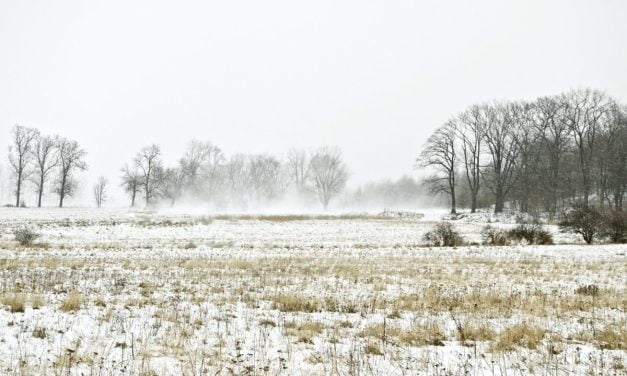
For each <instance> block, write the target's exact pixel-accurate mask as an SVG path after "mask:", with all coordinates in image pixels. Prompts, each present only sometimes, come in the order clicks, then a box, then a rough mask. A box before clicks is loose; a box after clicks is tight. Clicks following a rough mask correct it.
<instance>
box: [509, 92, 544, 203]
mask: <svg viewBox="0 0 627 376" xmlns="http://www.w3.org/2000/svg"><path fill="white" fill-rule="evenodd" d="M510 107H511V106H510ZM512 108H513V109H512ZM512 108H510V110H509V111H514V113H513V114H512V115H511V116H510V121H513V122H514V128H513V129H512V131H513V140H512V142H514V143H515V145H516V146H517V147H518V158H517V161H516V163H515V166H514V168H515V172H514V176H513V180H514V181H515V182H516V184H515V186H514V187H513V189H512V190H513V191H514V192H513V193H514V194H515V196H516V199H517V200H518V203H519V209H520V211H521V212H523V213H526V212H529V211H530V209H531V205H532V204H531V201H532V196H534V195H535V194H537V193H538V191H539V189H538V186H539V176H538V171H539V170H540V150H539V149H540V142H538V141H539V139H540V135H539V133H538V130H537V127H536V123H535V122H536V108H535V106H533V105H532V104H531V103H520V104H519V105H514V106H513V107H512Z"/></svg>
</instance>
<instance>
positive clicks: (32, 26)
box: [0, 0, 627, 207]
mask: <svg viewBox="0 0 627 376" xmlns="http://www.w3.org/2000/svg"><path fill="white" fill-rule="evenodd" d="M626 14H627V3H625V2H623V1H609V0H608V1H602V2H590V1H551V2H547V1H525V2H517V3H516V4H513V3H511V2H502V1H447V2H442V1H398V2H390V1H344V2H336V1H315V2H295V1H264V2H257V1H249V2H244V1H227V2H206V1H179V2H172V1H155V0H151V1H147V0H146V1H133V2H128V1H117V0H113V1H106V2H85V1H54V2H43V1H13V2H10V1H4V2H2V3H1V4H0V51H2V57H1V58H0V144H1V145H2V147H1V148H0V161H1V162H2V165H3V167H2V171H1V174H0V179H1V181H0V184H1V185H2V187H3V189H2V202H3V203H5V202H10V197H11V195H12V192H11V191H10V189H11V188H10V186H8V185H7V181H8V179H9V170H8V167H7V163H6V152H7V147H8V144H9V137H10V133H11V129H12V127H13V126H14V125H15V124H20V125H23V126H26V127H35V128H38V129H39V130H40V131H41V132H42V133H45V134H59V135H62V136H64V137H68V138H71V139H74V140H76V141H78V143H79V144H80V145H81V146H83V147H84V148H85V149H86V151H87V153H88V155H87V158H86V162H87V164H88V165H89V170H88V171H86V172H84V173H81V174H79V181H80V182H81V186H82V190H81V191H80V192H79V194H78V195H77V196H76V197H75V199H74V200H73V201H71V203H72V204H74V205H82V204H84V205H87V204H89V205H93V200H92V198H91V186H92V184H93V183H94V182H95V179H96V177H97V176H99V175H104V176H106V177H108V178H109V180H110V182H111V193H110V195H111V199H110V201H109V203H107V205H126V204H127V202H128V199H127V197H126V195H125V194H124V192H123V191H122V190H121V189H119V188H118V185H119V176H120V168H121V167H122V165H124V163H126V162H130V161H132V159H133V157H134V156H135V154H136V153H137V151H138V150H140V149H141V148H142V147H143V146H145V145H149V144H153V143H155V144H158V145H160V146H161V148H162V151H163V159H164V163H165V165H171V164H174V163H176V162H177V161H178V159H179V158H180V157H181V155H182V154H183V152H184V150H185V147H186V145H187V144H188V142H189V141H190V140H192V139H197V140H201V141H211V142H212V143H213V144H215V145H218V146H219V147H220V148H221V149H222V151H223V152H224V153H225V155H227V156H229V155H234V154H236V153H251V154H252V153H271V154H274V155H278V156H282V155H283V156H284V155H286V153H287V152H288V150H289V149H290V148H292V147H296V148H304V149H312V148H317V147H319V146H322V145H332V146H337V147H339V148H341V150H342V152H343V154H342V155H343V158H344V161H345V163H346V165H347V167H348V170H349V179H348V183H347V188H348V191H349V192H350V191H352V190H355V189H357V188H358V187H359V186H361V185H363V184H366V183H367V182H370V181H384V180H388V179H391V180H396V179H399V178H401V176H403V175H410V176H414V177H417V176H418V175H419V173H418V172H417V171H415V169H414V162H415V159H416V157H417V156H418V154H419V153H420V150H421V148H422V146H423V144H424V142H425V140H426V139H427V137H428V136H429V135H430V133H431V132H432V131H433V130H434V129H435V128H436V127H438V126H440V125H441V124H442V123H444V122H445V121H446V120H447V119H448V118H449V117H450V116H451V115H452V114H455V113H457V112H459V111H461V110H462V109H464V108H465V107H467V106H468V105H470V104H472V103H478V102H482V101H486V100H492V99H527V98H535V97H538V96H543V95H551V94H556V93H559V92H562V91H564V90H567V89H570V88H576V87H594V88H599V89H602V90H606V91H607V92H608V93H609V94H610V95H612V96H614V97H616V98H619V99H622V100H624V99H625V98H627V71H626V70H625V67H627V49H626V48H625V43H624V36H625V35H627V24H626V23H625V22H624V18H625V15H626ZM27 191H28V192H27V199H28V200H29V202H30V201H32V195H33V193H32V192H31V191H32V189H31V188H27ZM54 200H55V198H54V195H52V194H47V197H46V201H45V202H46V204H48V205H51V204H54ZM340 200H341V198H338V201H340ZM287 202H288V204H285V205H287V206H286V207H292V204H293V201H290V200H288V201H287ZM387 204H389V203H378V202H375V203H370V204H368V205H365V206H367V207H381V206H386V205H387ZM400 206H403V205H400ZM412 206H415V205H414V204H412Z"/></svg>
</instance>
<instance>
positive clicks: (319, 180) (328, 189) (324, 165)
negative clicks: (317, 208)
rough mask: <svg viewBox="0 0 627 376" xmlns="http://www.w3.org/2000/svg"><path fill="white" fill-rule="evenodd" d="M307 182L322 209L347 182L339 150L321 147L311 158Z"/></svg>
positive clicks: (346, 171) (326, 206)
mask: <svg viewBox="0 0 627 376" xmlns="http://www.w3.org/2000/svg"><path fill="white" fill-rule="evenodd" d="M310 166H311V167H310V168H311V170H310V176H309V181H310V185H311V189H312V191H313V192H315V193H316V195H317V196H318V199H319V200H320V203H321V204H322V206H324V209H325V210H326V209H327V208H328V207H329V202H330V201H331V199H332V198H333V197H334V196H336V195H337V194H338V193H340V192H341V191H342V189H343V188H344V186H345V185H346V181H347V180H348V169H347V168H346V165H345V164H344V162H343V161H342V152H341V150H340V149H339V148H332V147H328V146H325V147H321V148H320V149H318V150H317V151H316V152H315V153H314V154H313V155H312V157H311V162H310Z"/></svg>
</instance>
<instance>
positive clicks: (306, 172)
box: [121, 140, 349, 209]
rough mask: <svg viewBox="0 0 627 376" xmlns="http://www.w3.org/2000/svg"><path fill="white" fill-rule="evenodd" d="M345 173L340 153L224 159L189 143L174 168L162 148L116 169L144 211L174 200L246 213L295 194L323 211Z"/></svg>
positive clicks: (215, 150)
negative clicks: (313, 201) (165, 160)
mask: <svg viewBox="0 0 627 376" xmlns="http://www.w3.org/2000/svg"><path fill="white" fill-rule="evenodd" d="M348 176H349V173H348V168H347V166H346V164H345V163H344V161H343V159H342V153H341V150H340V149H339V148H335V147H329V146H324V147H320V148H318V149H316V150H313V151H307V150H301V149H292V150H290V151H289V152H288V154H287V156H286V157H285V158H279V157H277V156H274V155H270V154H241V153H238V154H234V155H231V156H228V157H227V156H226V155H225V154H224V153H223V152H222V150H221V149H220V148H219V147H218V146H216V145H214V144H212V143H211V142H201V141H197V140H194V141H191V142H190V143H189V145H188V146H187V148H186V150H185V152H184V153H183V155H182V156H181V158H180V159H179V161H178V163H177V164H176V165H174V166H165V165H164V163H163V160H162V152H161V148H160V147H159V146H158V145H154V144H153V145H148V146H146V147H144V148H142V149H141V150H140V151H139V152H138V153H137V154H136V156H135V158H134V159H133V160H132V161H130V162H129V163H127V164H125V165H124V166H123V167H122V169H121V178H122V186H123V188H124V190H125V191H126V192H127V193H128V195H129V199H130V205H131V206H135V204H136V203H137V200H138V198H139V197H140V196H141V197H142V198H143V200H144V204H145V205H146V206H151V205H153V204H155V203H157V202H159V201H166V202H168V203H169V204H170V205H174V204H175V203H176V202H177V201H178V200H181V199H186V200H193V201H194V202H198V201H200V202H207V203H213V204H216V203H222V204H223V205H229V206H234V207H240V208H247V207H248V206H249V205H251V204H252V205H254V204H255V203H260V202H273V201H279V200H281V199H283V198H284V197H285V196H286V194H288V193H294V194H296V195H297V196H299V197H300V198H303V199H307V198H314V199H317V200H318V201H319V202H320V204H321V205H322V206H323V207H324V208H325V209H327V208H328V206H329V203H330V202H331V200H332V199H333V198H334V197H336V196H337V195H338V194H339V193H340V192H341V191H342V190H343V189H344V187H345V185H346V182H347V180H348Z"/></svg>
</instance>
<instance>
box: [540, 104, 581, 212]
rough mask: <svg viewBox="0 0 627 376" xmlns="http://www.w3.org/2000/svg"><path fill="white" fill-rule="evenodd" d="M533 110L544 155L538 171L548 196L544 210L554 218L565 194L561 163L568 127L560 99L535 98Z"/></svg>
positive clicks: (567, 146) (566, 148) (567, 145)
mask: <svg viewBox="0 0 627 376" xmlns="http://www.w3.org/2000/svg"><path fill="white" fill-rule="evenodd" d="M533 106H534V110H535V111H534V116H535V121H534V126H535V128H536V131H537V134H538V137H539V142H540V150H541V151H542V154H543V155H545V159H544V160H545V163H544V166H543V167H541V168H540V170H541V172H545V173H544V174H541V176H540V177H541V179H540V181H541V182H542V186H543V188H544V189H545V190H546V191H547V192H548V195H549V197H548V200H549V204H548V210H549V212H551V213H553V214H555V213H556V212H557V210H558V202H559V200H560V198H561V196H562V195H563V193H564V191H565V190H566V189H565V187H564V184H563V183H564V178H563V175H564V163H565V159H566V157H567V155H568V153H569V151H570V149H571V144H572V142H571V139H570V136H569V130H568V125H567V123H566V120H565V119H564V111H565V108H566V107H565V103H564V102H563V101H562V100H561V98H560V97H542V98H538V100H536V101H535V102H534V104H533Z"/></svg>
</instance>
